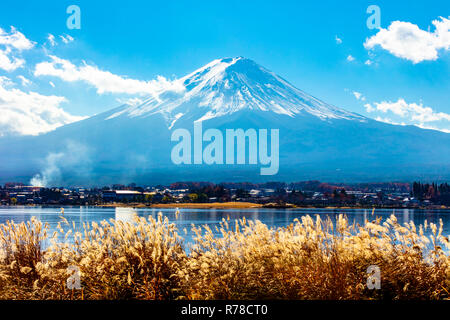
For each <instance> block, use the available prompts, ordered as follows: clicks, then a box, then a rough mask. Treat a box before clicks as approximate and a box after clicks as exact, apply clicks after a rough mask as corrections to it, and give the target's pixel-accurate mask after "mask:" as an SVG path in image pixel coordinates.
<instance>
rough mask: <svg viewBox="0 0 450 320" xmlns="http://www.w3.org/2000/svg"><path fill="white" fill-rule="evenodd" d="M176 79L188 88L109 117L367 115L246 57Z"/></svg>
mask: <svg viewBox="0 0 450 320" xmlns="http://www.w3.org/2000/svg"><path fill="white" fill-rule="evenodd" d="M176 81H178V82H179V84H182V85H183V86H184V87H185V90H184V91H183V92H181V93H180V92H178V93H176V92H173V91H165V92H162V93H160V94H159V95H158V96H157V97H154V96H152V97H148V98H147V99H146V100H145V101H144V102H143V103H142V104H139V105H136V106H127V107H126V108H124V109H122V110H121V111H119V112H116V113H114V114H113V115H111V116H109V117H108V119H111V118H115V117H118V116H128V117H147V116H150V115H153V114H156V113H160V114H162V115H163V116H164V118H165V119H166V122H167V124H168V126H169V127H170V128H171V127H172V126H173V125H174V124H175V122H176V121H178V119H180V118H183V117H189V118H190V119H193V120H194V121H203V120H208V119H212V118H216V117H222V116H225V115H229V114H232V113H235V112H237V111H240V110H244V109H248V110H254V111H258V112H274V113H276V114H280V115H286V116H288V117H292V118H294V117H297V116H301V115H306V114H309V115H313V116H315V117H318V118H320V119H322V120H330V119H348V120H358V121H365V119H366V118H365V117H362V116H360V115H357V114H354V113H351V112H348V111H345V110H343V109H340V108H337V107H334V106H332V105H329V104H326V103H325V102H322V101H320V100H319V99H316V98H314V97H312V96H310V95H308V94H306V93H305V92H303V91H301V90H299V89H297V88H295V87H294V86H293V85H291V84H290V83H289V82H287V81H286V80H284V79H283V78H281V77H279V76H277V75H276V74H274V73H273V72H271V71H269V70H267V69H265V68H263V67H261V66H260V65H258V64H256V63H255V62H254V61H252V60H250V59H246V58H243V57H237V58H224V59H217V60H214V61H212V62H210V63H208V64H206V65H205V66H203V67H201V68H200V69H197V70H196V71H194V72H192V73H190V74H188V75H186V76H184V77H182V78H180V79H178V80H176Z"/></svg>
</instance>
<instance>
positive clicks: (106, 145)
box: [0, 57, 450, 185]
mask: <svg viewBox="0 0 450 320" xmlns="http://www.w3.org/2000/svg"><path fill="white" fill-rule="evenodd" d="M176 81H177V82H178V85H177V87H182V88H184V90H181V91H180V90H178V91H173V90H166V91H161V92H158V93H157V94H154V95H152V96H149V97H147V98H145V99H144V100H142V103H139V104H137V105H127V104H125V105H122V106H119V107H117V108H114V109H112V110H109V111H107V112H104V113H101V114H98V115H95V116H93V117H90V118H88V119H85V120H82V121H79V122H75V123H72V124H69V125H65V126H63V127H60V128H57V129H56V130H54V131H51V132H49V133H46V134H42V135H39V136H35V137H31V136H24V137H14V138H12V137H8V138H2V139H0V179H1V180H3V182H5V181H8V180H30V179H32V178H33V177H34V179H33V183H35V184H46V185H104V184H111V183H130V182H136V183H141V184H157V183H170V182H175V181H182V180H185V181H186V180H191V181H192V180H195V181H200V180H202V181H212V182H221V181H235V182H237V181H252V182H261V181H268V180H270V181H274V180H277V181H299V180H310V179H315V180H327V181H340V182H352V181H399V180H402V181H411V180H414V179H420V180H449V179H450V134H447V133H443V132H439V131H434V130H425V129H420V128H418V127H415V126H397V125H391V124H386V123H382V122H379V121H375V120H373V119H370V118H367V117H364V116H361V115H358V114H356V113H352V112H349V111H346V110H344V109H341V108H338V107H335V106H332V105H330V104H327V103H325V102H323V101H321V100H319V99H317V98H315V97H312V96H311V95H309V94H307V93H305V92H303V91H301V90H299V89H297V88H295V87H294V86H293V85H292V84H290V83H289V82H287V81H286V80H284V79H283V78H281V77H280V76H278V75H276V74H274V73H273V72H271V71H269V70H267V69H265V68H264V67H262V66H259V65H258V64H256V63H255V62H253V61H252V60H249V59H246V58H242V57H238V58H226V59H218V60H214V61H212V62H211V63H209V64H207V65H205V66H204V67H202V68H200V69H198V70H196V71H194V72H192V73H191V74H188V75H186V76H185V77H183V78H180V79H178V80H176ZM198 122H201V123H202V126H203V129H204V130H207V129H208V128H215V129H218V130H220V131H222V132H225V130H226V129H237V128H242V129H244V130H246V129H256V130H258V129H269V130H270V129H279V139H280V140H279V171H278V173H277V174H276V175H274V176H261V175H260V174H259V166H255V165H249V164H246V165H216V164H214V165H205V164H203V165H187V164H182V165H175V164H173V163H172V161H171V149H172V148H173V146H174V143H173V142H172V141H171V135H172V132H173V131H174V130H176V129H180V128H183V129H187V130H192V128H193V124H194V123H198Z"/></svg>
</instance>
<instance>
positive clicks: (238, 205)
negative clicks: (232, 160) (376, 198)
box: [0, 202, 450, 210]
mask: <svg viewBox="0 0 450 320" xmlns="http://www.w3.org/2000/svg"><path fill="white" fill-rule="evenodd" d="M42 206H45V207H55V208H61V207H82V206H84V205H81V204H80V205H70V204H24V205H15V206H13V205H6V206H5V205H0V208H13V207H42ZM88 206H89V207H99V208H161V209H164V208H167V209H170V208H173V209H175V208H179V209H328V210H330V209H331V210H333V209H334V210H339V209H343V210H348V209H368V210H372V209H375V210H379V209H384V210H386V209H390V210H394V209H395V210H400V209H417V210H449V209H450V207H447V206H430V207H363V206H355V207H349V206H341V207H340V206H297V205H293V204H289V203H287V204H284V205H279V204H276V203H266V204H261V203H253V202H211V203H155V204H145V203H106V204H95V205H88Z"/></svg>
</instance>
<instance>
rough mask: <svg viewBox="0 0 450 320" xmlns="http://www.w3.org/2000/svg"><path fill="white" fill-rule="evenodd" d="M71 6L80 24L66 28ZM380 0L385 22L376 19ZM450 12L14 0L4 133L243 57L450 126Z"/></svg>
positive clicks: (3, 71) (380, 108) (359, 4)
mask: <svg viewBox="0 0 450 320" xmlns="http://www.w3.org/2000/svg"><path fill="white" fill-rule="evenodd" d="M69 5H77V6H79V8H80V10H81V29H80V30H70V29H68V28H67V25H66V20H67V18H68V17H69V16H70V15H69V14H67V13H66V9H67V7H68V6H69ZM369 5H377V6H378V7H379V8H380V13H381V16H380V17H381V19H380V21H381V25H380V27H381V29H369V28H368V27H367V23H366V21H367V19H368V18H369V17H370V16H371V14H368V13H366V10H367V8H368V6H369ZM449 15H450V2H448V1H442V0H429V1H375V2H372V1H362V0H361V1H356V0H355V1H212V0H209V1H196V0H191V1H165V2H161V1H95V2H94V1H15V2H13V1H10V2H8V3H5V4H3V6H2V10H1V11H0V28H1V29H2V32H1V33H0V109H1V111H2V114H3V115H2V116H1V117H0V135H8V134H38V133H41V132H45V131H48V130H51V129H53V128H55V127H57V126H59V125H62V124H64V123H69V122H71V121H75V120H78V119H80V117H85V116H91V115H94V114H97V113H99V112H102V111H106V110H108V109H111V108H113V107H115V106H118V105H120V104H121V103H122V102H124V101H135V100H133V99H135V98H138V99H139V98H140V97H142V96H143V95H145V94H146V92H145V91H146V90H147V89H148V90H150V91H152V90H153V89H155V90H158V89H160V88H166V87H169V88H170V85H171V81H172V80H174V79H175V78H177V77H182V76H184V75H185V74H187V73H189V72H192V71H193V70H195V69H197V68H199V67H201V66H203V65H205V64H206V63H208V62H210V61H211V60H214V59H217V58H223V57H236V56H244V57H247V58H250V59H252V60H254V61H256V62H257V63H259V64H261V65H263V66H264V67H266V68H268V69H270V70H272V71H274V72H275V73H277V74H279V75H281V76H282V77H284V78H285V79H287V80H288V81H290V82H291V83H292V84H294V85H295V86H296V87H298V88H299V89H302V90H304V91H306V92H307V93H310V94H312V95H314V96H316V97H318V98H320V99H322V100H324V101H326V102H328V103H330V104H333V105H336V106H338V107H342V108H345V109H347V110H350V111H354V112H357V113H360V114H363V115H366V116H369V117H372V118H377V119H379V120H383V121H387V122H392V123H398V124H416V125H419V126H422V127H427V128H437V129H440V130H444V131H449V132H450V105H449V101H450V77H449V75H450V52H449V51H450V31H449V26H450V22H449V20H448V19H450V17H449ZM433 21H434V23H433ZM11 26H13V27H14V28H15V29H11ZM437 27H438V28H437ZM437 29H439V30H438V31H437ZM20 35H22V36H23V37H24V38H25V40H24V39H23V38H21V36H20ZM51 37H54V38H51ZM2 39H3V40H2ZM2 41H3V42H2ZM14 41H16V42H14ZM26 41H28V43H27V42H26ZM365 44H366V45H365ZM2 59H3V60H2ZM161 76H162V77H164V78H161ZM158 77H159V78H158ZM96 79H97V80H96ZM105 83H107V85H105ZM147 94H148V93H147ZM130 99H131V100H130ZM136 101H137V100H136ZM1 118H3V120H2V119H1Z"/></svg>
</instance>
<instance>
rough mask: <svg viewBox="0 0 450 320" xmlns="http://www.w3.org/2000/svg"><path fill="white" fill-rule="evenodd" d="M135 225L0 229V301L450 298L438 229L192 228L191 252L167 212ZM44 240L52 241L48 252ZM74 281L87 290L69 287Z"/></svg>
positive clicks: (390, 225) (229, 224) (444, 243)
mask: <svg viewBox="0 0 450 320" xmlns="http://www.w3.org/2000/svg"><path fill="white" fill-rule="evenodd" d="M134 219H135V221H134V223H126V222H121V221H114V220H111V221H109V222H107V221H103V222H102V223H100V224H97V223H92V224H85V225H84V227H83V228H82V229H81V230H77V229H75V225H70V224H69V223H68V222H67V220H65V218H64V217H61V222H60V223H59V225H58V231H56V232H55V233H53V234H48V230H49V229H48V225H44V224H42V223H41V222H40V221H38V220H36V219H34V218H33V219H32V221H30V222H27V223H21V224H14V223H12V222H8V223H6V224H3V225H0V299H26V300H35V299H37V300H40V299H56V300H60V299H63V300H71V299H80V300H81V299H84V300H90V299H115V300H118V299H157V300H171V299H201V300H202V299H249V300H251V299H327V300H329V299H332V300H359V299H365V300H366V299H388V300H411V299H413V300H416V299H449V297H450V294H449V291H450V257H449V249H450V243H449V239H448V237H445V236H444V235H442V223H441V225H439V226H438V225H434V224H428V223H427V222H426V221H425V222H424V224H423V225H421V226H415V225H414V224H413V223H412V222H411V223H410V224H405V225H400V224H399V223H398V222H397V220H396V219H395V217H394V216H391V217H390V218H389V219H387V221H385V222H383V223H382V222H381V221H380V219H377V218H374V220H373V221H366V223H365V224H364V225H363V226H359V225H350V224H349V221H348V220H347V218H346V217H345V216H343V215H341V216H339V218H338V219H337V221H336V223H332V222H331V221H330V220H326V221H324V220H322V219H321V218H320V217H319V216H317V217H316V218H312V217H310V216H305V217H302V218H301V219H300V220H295V221H294V222H293V223H292V224H291V225H289V226H287V227H285V228H277V229H273V228H268V227H267V226H266V225H265V224H263V223H261V222H258V221H256V222H253V221H246V220H245V219H242V220H238V221H227V220H223V221H222V224H221V227H220V228H218V230H216V231H218V232H219V233H220V236H216V235H214V233H213V231H212V230H210V229H209V228H208V227H207V226H205V227H202V228H200V227H197V228H195V227H192V228H193V229H194V231H195V234H196V237H195V243H194V244H193V245H192V247H190V248H189V250H187V248H186V246H187V244H185V242H184V240H183V238H182V234H184V233H183V231H181V232H179V230H177V228H176V227H175V225H174V224H173V223H170V222H169V221H168V219H167V218H164V217H163V216H162V215H161V214H160V215H159V216H158V218H157V219H154V218H153V217H151V216H150V217H148V218H147V219H146V218H139V217H137V216H135V218H134ZM429 229H430V230H431V235H430V236H426V235H425V231H426V230H429ZM63 239H71V240H72V241H71V242H70V244H69V243H66V242H65V241H62V240H63ZM44 242H46V243H48V242H50V244H48V245H47V246H45V248H46V249H44V246H43V243H44ZM371 265H376V266H377V267H379V270H380V275H381V288H380V289H373V290H371V289H370V288H368V285H367V279H368V274H367V268H368V267H369V266H371ZM74 270H75V271H74ZM76 270H78V271H79V273H77V271H76ZM74 272H75V274H74ZM77 275H78V276H79V279H80V285H81V288H80V289H69V288H73V287H71V286H70V283H69V285H68V281H69V282H70V281H71V279H72V280H73V279H74V277H75V276H77Z"/></svg>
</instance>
